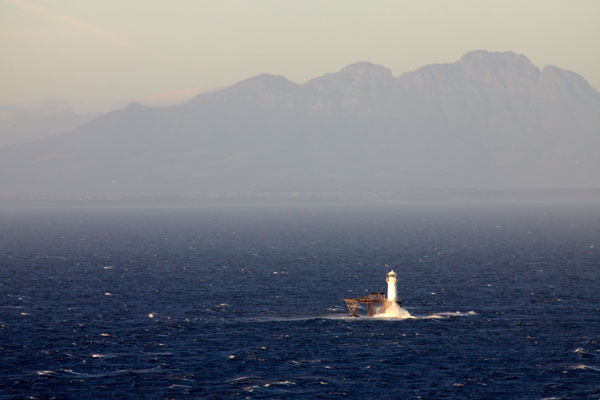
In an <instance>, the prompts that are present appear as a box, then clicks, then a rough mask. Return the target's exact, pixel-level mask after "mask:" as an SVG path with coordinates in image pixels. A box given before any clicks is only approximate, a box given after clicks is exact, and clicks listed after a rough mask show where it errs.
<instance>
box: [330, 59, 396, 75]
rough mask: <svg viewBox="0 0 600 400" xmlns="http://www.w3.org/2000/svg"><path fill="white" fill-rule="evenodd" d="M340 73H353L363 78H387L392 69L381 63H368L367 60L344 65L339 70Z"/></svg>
mask: <svg viewBox="0 0 600 400" xmlns="http://www.w3.org/2000/svg"><path fill="white" fill-rule="evenodd" d="M339 74H341V75H346V76H348V75H353V76H360V77H363V78H380V77H383V78H387V77H391V76H392V71H391V70H390V69H388V68H386V67H384V66H382V65H377V64H373V63H370V62H368V61H359V62H356V63H353V64H350V65H347V66H345V67H344V68H342V69H341V70H340V71H339Z"/></svg>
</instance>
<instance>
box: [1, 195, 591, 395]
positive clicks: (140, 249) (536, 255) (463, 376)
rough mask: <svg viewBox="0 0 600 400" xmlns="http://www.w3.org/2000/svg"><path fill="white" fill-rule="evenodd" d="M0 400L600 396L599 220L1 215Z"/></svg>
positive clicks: (499, 214) (294, 212) (312, 213)
mask: <svg viewBox="0 0 600 400" xmlns="http://www.w3.org/2000/svg"><path fill="white" fill-rule="evenodd" d="M392 269H393V270H394V271H395V272H396V273H397V274H398V283H397V291H398V296H399V297H400V298H401V299H402V308H403V310H404V311H406V314H404V315H403V317H400V318H396V317H392V318H386V317H369V316H368V314H367V312H366V309H365V308H364V307H363V308H360V309H359V310H358V314H359V317H351V316H349V314H348V311H347V309H346V306H345V303H344V301H343V299H344V298H354V297H357V296H363V295H365V294H368V293H370V292H384V291H385V290H386V287H387V285H386V281H385V278H386V274H387V273H388V272H389V271H390V270H392ZM0 398H1V399H335V398H347V399H547V400H549V399H600V205H594V204H588V205H581V204H580V205H568V204H550V205H548V204H545V205H544V204H503V205H490V204H470V205H458V204H456V205H445V204H437V205H436V204H420V205H417V204H412V205H409V204H407V205H367V206H358V205H310V204H301V205H299V204H296V205H233V204H229V205H220V206H216V205H204V206H197V207H192V206H189V207H169V206H154V207H141V208H136V207H96V208H91V207H80V208H59V207H54V208H31V207H30V208H3V209H0Z"/></svg>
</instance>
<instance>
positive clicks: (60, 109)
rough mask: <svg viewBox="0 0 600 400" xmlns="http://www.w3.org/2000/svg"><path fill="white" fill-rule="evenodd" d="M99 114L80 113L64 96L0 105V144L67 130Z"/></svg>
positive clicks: (20, 142) (3, 144)
mask: <svg viewBox="0 0 600 400" xmlns="http://www.w3.org/2000/svg"><path fill="white" fill-rule="evenodd" d="M95 117H96V116H95V115H92V114H78V113H75V112H73V111H72V109H71V106H70V104H69V103H68V102H67V101H65V100H62V99H51V100H46V101H42V102H39V103H34V104H28V105H20V106H17V105H0V147H3V146H10V145H15V144H23V143H28V142H33V141H36V140H39V139H43V138H47V137H50V136H54V135H58V134H60V133H65V132H68V131H70V130H72V129H74V128H76V127H78V126H81V125H83V124H85V123H87V122H89V121H91V120H92V119H94V118H95Z"/></svg>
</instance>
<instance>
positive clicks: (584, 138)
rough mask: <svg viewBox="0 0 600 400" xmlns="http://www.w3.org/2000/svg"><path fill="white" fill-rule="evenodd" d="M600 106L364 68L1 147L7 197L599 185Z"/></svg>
mask: <svg viewBox="0 0 600 400" xmlns="http://www.w3.org/2000/svg"><path fill="white" fill-rule="evenodd" d="M598 149H600V93H599V92H598V91H597V90H595V89H594V88H593V87H591V86H590V85H589V84H588V83H587V82H586V81H585V79H584V78H582V77H581V76H580V75H578V74H576V73H574V72H571V71H566V70H563V69H560V68H557V67H555V66H546V67H544V68H543V69H541V70H540V69H539V68H538V67H536V66H535V65H533V64H532V63H531V62H530V61H529V60H528V59H527V57H525V56H524V55H520V54H515V53H513V52H502V53H499V52H488V51H483V50H477V51H472V52H469V53H467V54H465V55H464V56H463V57H461V58H460V59H459V60H458V61H456V62H453V63H446V64H434V65H427V66H424V67H422V68H419V69H417V70H415V71H411V72H407V73H404V74H401V75H399V76H393V74H392V72H391V71H390V70H389V69H387V68H385V67H383V66H379V65H375V64H372V63H368V62H359V63H355V64H351V65H348V66H347V67H345V68H343V69H341V70H340V71H338V72H335V73H328V74H325V75H323V76H320V77H317V78H314V79H312V80H310V81H308V82H306V83H304V84H296V83H294V82H292V81H290V80H288V79H286V78H285V77H282V76H277V75H270V74H262V75H258V76H255V77H252V78H249V79H247V80H244V81H241V82H238V83H236V84H234V85H232V86H229V87H226V88H223V89H221V90H218V91H215V92H211V93H206V94H201V95H199V96H197V97H195V98H194V99H192V100H191V101H189V102H186V103H184V104H181V105H177V106H171V107H163V108H153V107H145V106H142V105H141V104H131V105H129V106H127V107H125V108H123V109H121V110H117V111H113V112H110V113H107V114H104V115H101V116H99V117H97V118H95V119H93V120H91V121H89V122H87V123H85V124H83V125H81V126H78V127H76V128H74V129H72V130H70V131H68V132H66V133H64V134H61V135H56V136H52V137H50V138H46V139H42V140H38V141H35V142H33V143H27V144H21V145H15V146H10V147H5V148H0V195H4V196H7V195H8V196H14V195H32V196H104V197H132V196H170V195H176V196H212V195H226V194H248V193H284V192H291V191H308V192H316V193H318V192H332V191H341V192H367V193H370V192H382V191H383V192H393V191H400V190H404V189H411V188H421V189H440V188H473V189H548V188H555V189H556V188H558V189H561V188H567V189H568V188H594V187H595V188H597V187H600V174H599V172H600V157H599V156H598Z"/></svg>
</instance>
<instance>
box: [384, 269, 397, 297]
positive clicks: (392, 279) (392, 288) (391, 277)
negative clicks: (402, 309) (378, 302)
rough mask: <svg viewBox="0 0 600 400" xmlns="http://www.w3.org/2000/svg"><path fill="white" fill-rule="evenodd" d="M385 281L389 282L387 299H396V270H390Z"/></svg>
mask: <svg viewBox="0 0 600 400" xmlns="http://www.w3.org/2000/svg"><path fill="white" fill-rule="evenodd" d="M385 281H386V282H387V284H388V290H387V301H394V302H395V301H396V273H395V272H394V270H391V271H390V272H388V274H387V277H386V278H385Z"/></svg>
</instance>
